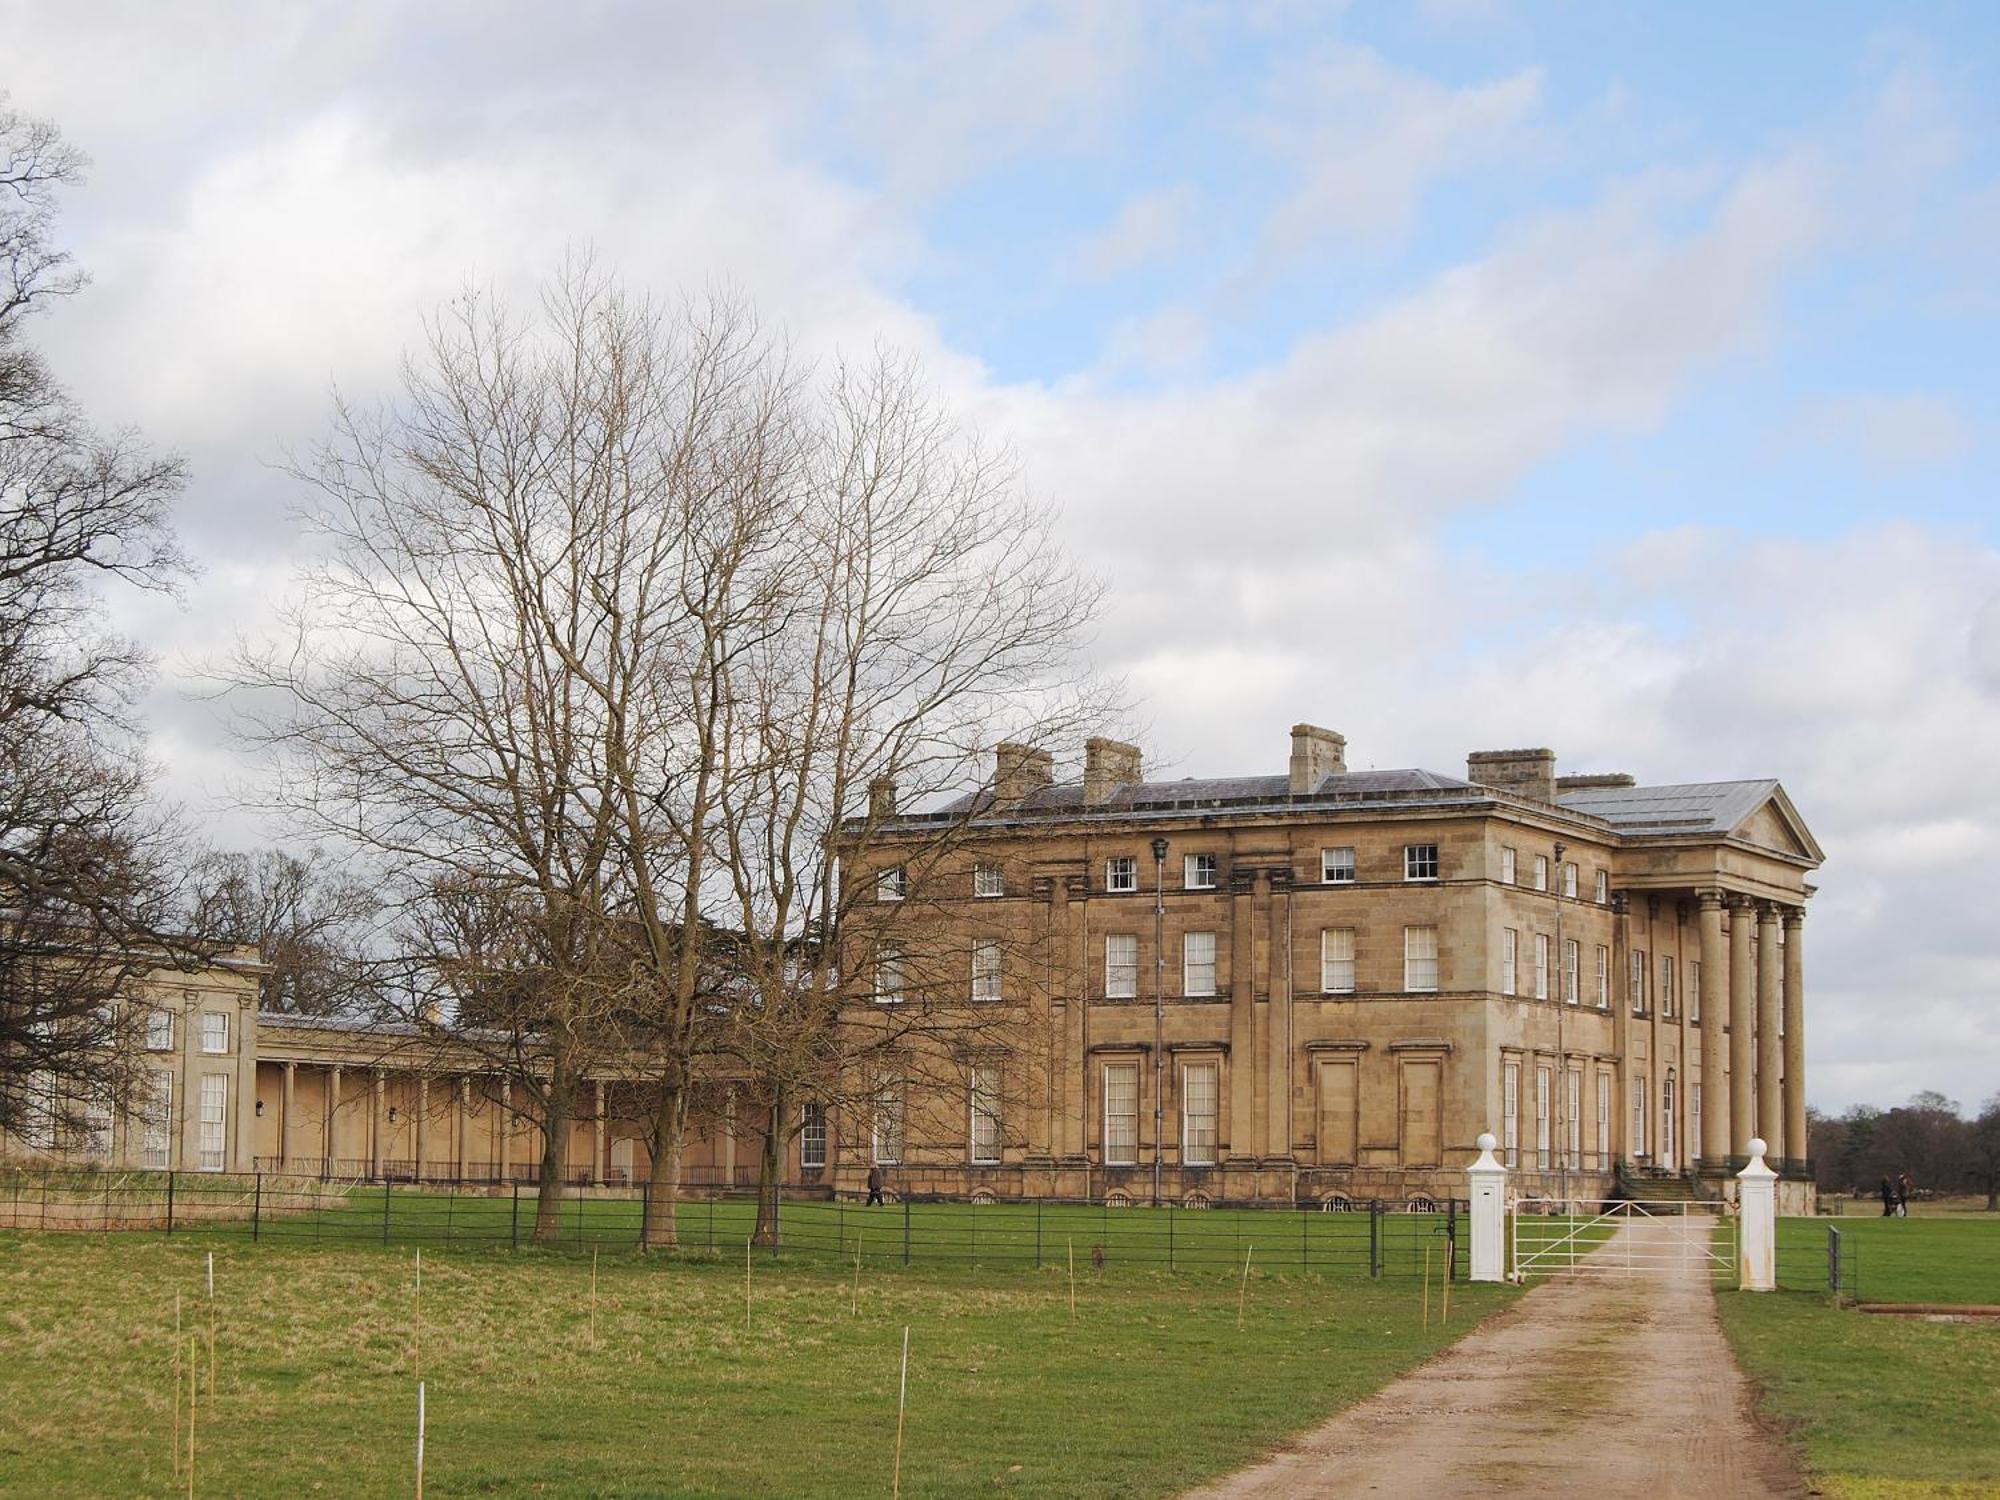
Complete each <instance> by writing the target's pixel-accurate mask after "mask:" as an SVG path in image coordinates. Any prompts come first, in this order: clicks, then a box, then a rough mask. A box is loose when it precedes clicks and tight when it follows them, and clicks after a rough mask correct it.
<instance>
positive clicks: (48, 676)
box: [0, 102, 211, 1144]
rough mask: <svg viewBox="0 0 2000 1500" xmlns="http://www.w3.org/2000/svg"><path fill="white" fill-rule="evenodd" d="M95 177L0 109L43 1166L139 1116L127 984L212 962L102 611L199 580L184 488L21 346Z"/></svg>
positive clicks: (7, 922) (26, 1056)
mask: <svg viewBox="0 0 2000 1500" xmlns="http://www.w3.org/2000/svg"><path fill="white" fill-rule="evenodd" d="M82 165H83V159H82V157H81V156H80V155H79V154H78V153H77V152H76V150H75V149H74V148H73V147H71V146H69V145H68V144H67V143H66V142H65V141H64V140H63V138H62V136H61V133H60V132H59V131H57V129H56V128H55V127H54V126H53V125H51V124H49V123H47V122H46V121H40V120H34V119H30V118H28V117H26V116H24V115H21V114H19V113H18V112H16V111H13V110H11V109H8V108H6V107H5V105H4V102H0V1129H7V1130H12V1131H18V1132H20V1133H22V1134H24V1135H26V1136H27V1137H28V1138H29V1139H31V1140H45V1141H48V1142H50V1143H51V1144H53V1143H55V1141H56V1140H57V1138H58V1137H59V1136H60V1135H62V1134H63V1133H65V1132H70V1131H74V1130H77V1129H80V1128H82V1127H83V1125H84V1123H85V1121H86V1120H94V1119H101V1118H103V1116H104V1115H105V1114H106V1113H107V1112H108V1111H110V1110H111V1109H113V1108H115V1107H118V1106H120V1105H122V1104H123V1103H124V1102H125V1097H124V1095H125V1089H126V1085H127V1082H128V1079H129V1069H128V1067H127V1059H126V1057H125V1052H126V1050H127V1049H126V1047H125V1046H124V1044H125V1043H126V1042H128V1041H129V1040H130V1038H131V1032H132V1028H133V1025H134V1024H135V1021H134V1016H133V1013H132V1012H131V1011H130V1009H129V1008H126V1007H121V1006H119V1005H118V1004H117V1003H116V1002H117V1001H118V1000H119V999H120V998H121V997H123V996H125V995H127V994H128V993H129V991H130V987H131V983H132V981H133V980H134V979H135V978H139V977H142V976H143V975H145V974H147V973H149V972H152V971H154V970H157V969H161V968H173V967H186V966H191V965H193V964H195V963H198V962H201V961H203V960H204V959H205V958H206V957H207V956H208V955H209V953H210V951H211V950H210V949H209V948H208V946H207V945H205V944H204V943H202V942H201V941H200V939H199V938H198V936H196V935H194V934H193V933H192V932H191V930H190V921H189V904H188V900H187V898H188V896H189V895H190V890H189V889H188V888H187V886H186V884H185V881H186V875H187V871H188V867H189V860H188V853H187V848H186V842H185V839H184V838H183V835H182V831H181V830H180V829H179V827H178V826H177V824H176V822H175V820H174V819H173V817H172V816H171V815H167V814H162V813H159V812H157V811H155V810H153V809H152V807H151V805H150V803H149V801H148V798H147V781H148V772H147V767H146V766H145V764H144V762H143V760H142V758H141V757H140V755H139V752H138V748H137V745H136V741H135V737H134V736H133V735H132V733H131V732H130V726H129V724H128V723H127V713H128V711H129V708H130V705H131V702H132V699H133V695H134V694H135V693H136V692H137V691H138V690H139V688H140V687H142V686H143V685H144V683H145V681H146V677H147V668H148V662H147V658H146V656H145V654H144V653H143V652H142V651H141V650H140V649H139V648H138V647H137V646H136V645H135V644H134V643H132V642H130V641H127V640H124V639H121V638H119V637H117V636H116V635H114V634H112V633H111V632H110V631H108V630H107V629H106V628H105V626H104V623H103V619H102V614H101V608H102V601H101V597H100V594H99V587H100V585H101V584H103V583H105V582H107V581H110V582H116V583H121V584H125V585H129V586H133V587H137V588H141V589H154V590H171V589H172V588H173V587H174V586H175V585H176V584H177V583H178V581H179V580H180V579H181V578H182V577H183V576H184V575H185V573H186V571H187V566H186V562H185V560H184V559H183V557H182V556H181V553H180V550H179V548H178V546H177V545H176V543H175V540H174V535H173V530H172V526H171V524H170V519H169V512H170V510H171V507H172V505H173V502H174V499H175V497H176V496H177V495H178V493H179V491H180V489H181V486H182V483H183V481H184V474H183V470H182V467H181V465H180V463H179V461H178V460H176V459H174V458H172V457H163V456H159V455H156V454H153V453H150V452H148V451H147V450H146V449H145V447H144V446H143V444H141V443H140V442H139V441H138V439H137V438H135V437H133V436H132V435H131V434H127V433H120V434H113V435H109V436H107V435H105V434H103V433H100V432H98V431H97V430H96V429H95V428H94V427H92V425H91V424H90V422H89V421H88V420H87V419H86V418H85V417H84V415H83V414H82V412H81V411H80V410H79V409H78V408H77V406H76V404H75V402H74V401H73V400H72V399H71V398H70V396H69V394H68V393H67V392H66V391H64V390H63V388H62V387H61V386H60V385H59V384H58V383H57V381H56V380H55V378H54V376H53V375H52V374H51V373H50V371H49V369H48V367H47V365H46V364H45V363H44V361H43V360H42V358H41V357H40V355H39V354H38V353H37V352H36V351H35V349H34V348H33V347H32V346H30V345H29V344H28V343H27V342H26V341H25V339H24V333H25V327H26V321H27V319H28V318H29V317H30V316H31V314H32V313H33V312H34V311H36V310H37V309H38V308H39V307H41V306H43V305H44V304H45V303H46V302H47V301H48V300H49V299H51V298H55V297H61V296H65V295H68V294H69V293H71V292H74V291H75V290H77V289H78V287H80V286H81V285H82V278H81V277H80V276H79V275H78V274H77V273H76V272H75V271H74V270H73V269H72V268H71V267H70V266H69V263H68V257H67V255H66V254H65V253H64V252H63V251H62V250H61V249H60V248H58V247H57V246H56V245H55V244H54V242H53V240H52V238H51V234H52V228H53V223H54V213H55V194H56V190H57V189H59V188H61V187H64V186H67V185H70V184H73V183H74V182H76V181H77V180H78V178H79V176H80V174H81V171H82Z"/></svg>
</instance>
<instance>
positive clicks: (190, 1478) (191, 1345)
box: [187, 1338, 200, 1500]
mask: <svg viewBox="0 0 2000 1500" xmlns="http://www.w3.org/2000/svg"><path fill="white" fill-rule="evenodd" d="M194 1356H195V1341H194V1339H192V1338H190V1339H189V1340H188V1461H187V1482H188V1500H194V1405H195V1398H194V1388H195V1386H196V1384H197V1381H196V1379H195V1372H196V1371H197V1370H198V1369H199V1368H200V1367H199V1366H198V1365H196V1364H195V1362H194Z"/></svg>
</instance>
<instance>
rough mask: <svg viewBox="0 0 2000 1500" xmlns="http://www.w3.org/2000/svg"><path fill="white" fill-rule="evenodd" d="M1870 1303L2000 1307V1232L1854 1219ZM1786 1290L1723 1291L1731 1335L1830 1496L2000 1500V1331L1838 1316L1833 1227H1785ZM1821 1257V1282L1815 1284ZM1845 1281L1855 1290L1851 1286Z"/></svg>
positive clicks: (1847, 1229)
mask: <svg viewBox="0 0 2000 1500" xmlns="http://www.w3.org/2000/svg"><path fill="white" fill-rule="evenodd" d="M1835 1227H1837V1228H1839V1229H1840V1230H1841V1231H1842V1234H1843V1239H1844V1240H1845V1241H1846V1248H1847V1249H1848V1251H1849V1253H1853V1252H1854V1251H1855V1250H1857V1249H1858V1252H1859V1259H1858V1275H1859V1280H1858V1286H1859V1290H1860V1292H1861V1294H1862V1296H1864V1297H1865V1298H1867V1299H1868V1300H1871V1301H1923V1302H1988V1303H1991V1302H2000V1286H1996V1278H2000V1220H1991V1219H1989V1220H1984V1221H1982V1220H1979V1219H1924V1218H1912V1219H1894V1220H1892V1219H1881V1220H1872V1221H1871V1220H1863V1219H1847V1220H1844V1221H1841V1222H1840V1223H1838V1224H1837V1225H1836V1226H1835ZM1778 1236H1779V1266H1780V1273H1781V1279H1782V1280H1783V1281H1784V1282H1785V1283H1786V1285H1788V1286H1790V1285H1795V1284H1799V1285H1807V1286H1812V1287H1814V1288H1815V1289H1814V1290H1802V1291H1780V1292H1777V1293H1774V1294H1771V1295H1768V1296H1753V1295H1744V1294H1739V1293H1730V1292H1723V1293H1719V1294H1718V1296H1717V1302H1718V1304H1719V1306H1720V1308H1721V1312H1722V1324H1723V1327H1724V1329H1725V1330H1727V1332H1728V1334H1729V1337H1730V1340H1731V1342H1732V1343H1734V1345H1735V1347H1736V1354H1737V1358H1738V1359H1739V1360H1740V1361H1741V1363H1742V1365H1743V1368H1744V1370H1745V1371H1746V1372H1748V1374H1749V1375H1750V1377H1751V1378H1752V1379H1753V1380H1755V1381H1756V1382H1757V1383H1758V1384H1759V1386H1761V1387H1762V1390H1763V1407H1764V1410H1765V1412H1766V1413H1767V1414H1768V1415H1770V1416H1772V1417H1775V1418H1776V1419H1778V1420H1779V1421H1780V1422H1782V1423H1783V1424H1784V1425H1785V1426H1786V1427H1787V1428H1788V1429H1789V1430H1790V1432H1791V1435H1792V1437H1793V1438H1794V1440H1795V1441H1796V1442H1797V1443H1798V1444H1799V1445H1800V1447H1801V1448H1802V1450H1803V1452H1804V1454H1805V1457H1806V1461H1807V1464H1808V1465H1809V1466H1810V1468H1811V1469H1812V1471H1813V1474H1814V1477H1815V1479H1816V1480H1817V1482H1818V1483H1819V1484H1820V1485H1821V1487H1822V1488H1823V1489H1824V1491H1825V1492H1826V1493H1827V1494H1830V1495H1835V1496H1844V1497H1849V1500H1875V1497H1884V1500H1886V1497H1898V1500H1901V1497H1916V1496H1926V1497H1930V1496H1937V1497H1942V1496H1972V1495H1982V1496H1990V1495H1994V1494H1996V1493H2000V1326H1994V1325H1966V1324H1949V1323H1926V1322H1916V1321H1911V1320H1909V1319H1905V1318H1895V1317H1885V1316H1881V1315H1878V1314H1871V1313H1861V1312H1855V1311H1853V1310H1852V1309H1851V1308H1842V1307H1837V1306H1835V1305H1834V1304H1833V1302H1832V1301H1831V1300H1830V1299H1829V1298H1828V1297H1827V1295H1826V1292H1825V1286H1826V1281H1825V1269H1824V1253H1825V1244H1826V1224H1825V1222H1824V1221H1815V1220H1809V1219H1780V1220H1779V1221H1778ZM1815 1252H1816V1253H1817V1254H1818V1255H1819V1256H1820V1261H1819V1269H1818V1280H1817V1281H1816V1282H1815V1281H1813V1280H1812V1278H1811V1276H1810V1275H1809V1274H1807V1272H1808V1271H1809V1269H1810V1265H1811V1255H1812V1254H1813V1253H1815ZM1843 1279H1844V1278H1843Z"/></svg>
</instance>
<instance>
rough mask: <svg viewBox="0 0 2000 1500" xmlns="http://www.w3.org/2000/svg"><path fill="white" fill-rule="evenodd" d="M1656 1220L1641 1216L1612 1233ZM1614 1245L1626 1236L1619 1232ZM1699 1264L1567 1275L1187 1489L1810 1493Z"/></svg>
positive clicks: (1241, 1499) (1644, 1229) (1727, 1495)
mask: <svg viewBox="0 0 2000 1500" xmlns="http://www.w3.org/2000/svg"><path fill="white" fill-rule="evenodd" d="M1662 1232H1665V1231H1664V1230H1663V1229H1662V1228H1661V1227H1659V1226H1654V1225H1651V1224H1648V1223H1646V1222H1645V1221H1644V1220H1639V1221H1635V1222H1633V1223H1631V1224H1629V1225H1627V1226H1625V1227H1624V1228H1622V1229H1621V1230H1620V1231H1619V1233H1620V1234H1626V1235H1649V1234H1658V1233H1662ZM1611 1249H1612V1251H1613V1253H1616V1246H1615V1244H1614V1245H1613V1246H1612V1247H1611ZM1717 1295H1721V1296H1738V1295H1743V1294H1740V1293H1737V1292H1733V1291H1724V1292H1721V1293H1714V1292H1711V1291H1710V1288H1709V1281H1708V1276H1707V1273H1706V1272H1705V1271H1702V1270H1699V1269H1696V1268H1687V1269H1681V1268H1673V1269H1669V1270H1665V1271H1662V1272H1659V1273H1656V1274H1652V1275H1648V1276H1644V1277H1638V1278H1634V1279H1633V1280H1630V1281H1625V1280H1614V1279H1611V1278H1595V1277H1586V1276H1575V1277H1563V1278H1560V1279H1557V1280H1553V1281H1550V1282H1547V1283H1545V1284H1544V1285H1542V1286H1540V1287H1538V1288H1536V1289H1535V1290H1534V1291H1532V1292H1530V1293H1529V1294H1528V1295H1527V1296H1526V1297H1524V1298H1522V1299H1521V1301H1520V1302H1519V1303H1518V1304H1517V1305H1516V1306H1515V1307H1513V1308H1511V1309H1509V1310H1508V1311H1507V1312H1506V1313H1503V1314H1502V1315H1500V1316H1499V1317H1498V1318H1496V1319H1494V1320H1493V1321H1492V1322H1490V1323H1488V1324H1487V1325H1486V1326H1485V1327H1484V1328H1481V1329H1479V1330H1478V1331H1477V1332H1475V1333H1473V1334H1471V1335H1470V1336H1468V1337H1467V1338H1465V1339H1463V1340H1461V1341H1460V1342H1459V1343H1458V1344H1456V1345H1454V1346H1453V1347H1452V1348H1451V1349H1449V1350H1447V1351H1446V1352H1445V1353H1443V1354H1441V1355H1439V1356H1438V1357H1437V1358H1436V1359H1434V1360H1432V1361H1431V1362H1430V1363H1429V1364H1427V1365H1424V1366H1423V1367H1421V1368H1420V1369H1417V1370H1414V1371H1412V1372H1411V1373H1410V1374H1408V1375H1406V1376H1404V1377H1403V1378H1402V1379H1400V1380H1398V1381H1396V1382H1395V1383H1394V1384H1392V1385H1390V1386H1388V1387H1386V1388H1384V1389H1383V1390H1381V1391H1379V1392H1377V1393H1376V1394H1375V1395H1374V1396H1372V1397H1370V1398H1369V1399H1368V1400H1366V1401H1363V1402H1361V1403H1360V1404H1359V1405H1356V1406H1354V1407H1351V1408H1350V1409H1348V1410H1347V1411H1345V1412H1342V1413H1341V1414H1340V1415H1338V1416H1336V1417H1334V1418H1332V1419H1331V1420H1329V1421H1327V1422H1325V1423H1324V1424H1322V1425H1321V1426H1319V1427H1316V1428H1314V1429H1313V1430H1312V1431H1310V1432H1308V1433H1306V1434H1304V1435H1303V1436H1301V1437H1300V1438H1298V1439H1297V1440H1296V1441H1295V1442H1294V1443H1293V1444H1291V1445H1289V1446H1288V1447H1286V1448H1285V1449H1283V1450H1281V1451H1280V1452H1278V1453H1276V1454H1274V1455H1273V1456H1272V1457H1270V1458H1268V1459H1266V1460H1265V1461H1264V1462H1262V1463H1259V1464H1257V1465H1255V1466H1253V1467H1252V1468H1249V1469H1246V1470H1243V1471H1242V1472H1240V1473H1237V1474H1234V1475H1231V1476H1230V1477H1229V1478H1227V1479H1224V1480H1221V1481H1219V1482H1218V1483H1216V1484H1214V1485H1211V1486H1208V1487H1206V1488H1204V1489H1201V1490H1198V1491H1195V1492H1194V1493H1193V1496H1191V1497H1190V1500H1278V1497H1281V1496H1283V1497H1294V1496H1347V1495H1355V1496H1362V1495H1366V1496H1373V1497H1390V1500H1393V1497H1399V1496H1407V1497H1410V1500H1441V1497H1455V1496H1487V1495H1521V1496H1536V1497H1547V1496H1557V1495H1578V1496H1584V1495H1588V1496H1606V1495H1643V1496H1645V1497H1647V1500H1670V1497H1680V1496H1686V1497H1690V1500H1739V1497H1744V1500H1770V1497H1777V1496H1797V1495H1804V1494H1805V1493H1807V1491H1806V1489H1805V1487H1804V1485H1803V1483H1802V1482H1801V1480H1800V1478H1799V1475H1798V1472H1797V1469H1796V1467H1795V1465H1794V1463H1793V1460H1792V1458H1791V1455H1790V1453H1789V1451H1788V1450H1787V1449H1786V1448H1785V1447H1784V1446H1783V1445H1782V1444H1781V1443H1780V1442H1779V1441H1778V1440H1777V1439H1776V1438H1774V1437H1771V1436H1770V1435H1768V1434H1766V1433H1765V1432H1764V1431H1763V1430H1762V1429H1760V1428H1759V1427H1758V1426H1757V1424H1756V1422H1755V1420H1754V1419H1753V1418H1752V1416H1751V1395H1750V1389H1749V1383H1748V1382H1747V1381H1746V1380H1745V1379H1744V1378H1743V1375H1742V1372H1741V1371H1739V1370H1738V1369H1737V1368H1736V1362H1735V1359H1734V1357H1733V1356H1732V1355H1731V1354H1730V1351H1729V1346H1728V1344H1727V1342H1726V1341H1725V1340H1724V1338H1723V1335H1722V1329H1721V1326H1720V1324H1719V1323H1718V1322H1717V1321H1716V1316H1715V1302H1714V1298H1715V1296H1717Z"/></svg>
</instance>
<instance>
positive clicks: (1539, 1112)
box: [1535, 1063, 1555, 1172]
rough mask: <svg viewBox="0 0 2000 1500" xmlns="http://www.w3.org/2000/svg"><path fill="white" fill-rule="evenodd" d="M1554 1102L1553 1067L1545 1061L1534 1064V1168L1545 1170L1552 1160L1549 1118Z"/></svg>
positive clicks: (1551, 1131) (1551, 1134) (1539, 1170)
mask: <svg viewBox="0 0 2000 1500" xmlns="http://www.w3.org/2000/svg"><path fill="white" fill-rule="evenodd" d="M1554 1104H1555V1069H1554V1068H1552V1067H1550V1066H1549V1065H1548V1064H1547V1063H1537V1064H1536V1065H1535V1170H1536V1171H1538V1172H1546V1171H1548V1169H1549V1166H1550V1164H1551V1162H1552V1160H1553V1158H1552V1157H1551V1155H1550V1151H1551V1148H1552V1146H1553V1144H1554V1136H1553V1121H1552V1120H1551V1118H1550V1114H1551V1111H1552V1110H1553V1108H1554Z"/></svg>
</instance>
